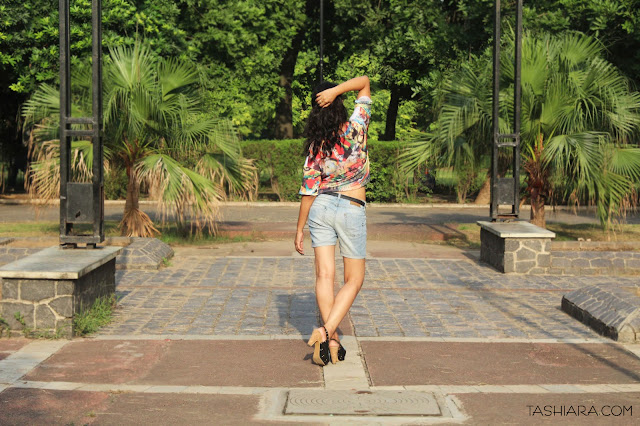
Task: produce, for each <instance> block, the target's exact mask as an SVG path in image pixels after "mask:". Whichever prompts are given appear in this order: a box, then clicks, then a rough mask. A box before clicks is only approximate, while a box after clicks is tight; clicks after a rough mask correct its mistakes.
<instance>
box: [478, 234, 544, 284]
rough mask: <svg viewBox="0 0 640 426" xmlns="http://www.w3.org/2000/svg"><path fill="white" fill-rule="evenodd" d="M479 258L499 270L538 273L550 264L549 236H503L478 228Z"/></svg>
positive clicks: (542, 271)
mask: <svg viewBox="0 0 640 426" xmlns="http://www.w3.org/2000/svg"><path fill="white" fill-rule="evenodd" d="M480 240H481V248H480V260H482V261H483V262H486V263H489V264H490V265H492V266H493V267H495V268H496V269H497V270H499V271H500V272H505V273H513V272H515V273H521V274H528V273H533V274H536V273H537V274H540V273H545V272H546V270H547V269H548V268H549V266H550V264H551V239H550V238H503V237H500V236H498V235H495V234H494V233H492V232H489V231H487V230H486V229H484V228H481V230H480Z"/></svg>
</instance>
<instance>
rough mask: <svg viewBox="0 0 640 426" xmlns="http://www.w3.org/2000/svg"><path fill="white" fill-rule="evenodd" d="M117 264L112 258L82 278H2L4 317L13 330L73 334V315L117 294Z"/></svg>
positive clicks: (0, 299) (0, 313)
mask: <svg viewBox="0 0 640 426" xmlns="http://www.w3.org/2000/svg"><path fill="white" fill-rule="evenodd" d="M115 267H116V261H115V259H112V260H110V261H108V262H107V263H105V264H104V265H102V266H100V267H98V268H96V269H94V270H93V271H91V272H89V273H88V274H86V275H84V276H83V277H81V278H79V279H78V280H48V279H15V278H2V279H1V283H0V317H2V318H3V319H4V320H5V321H6V322H7V323H8V324H9V328H10V329H11V330H13V331H25V329H28V330H31V331H33V332H35V333H39V334H44V335H46V334H51V335H55V334H57V335H61V336H65V337H72V336H73V315H74V314H77V313H79V312H81V311H83V310H86V309H88V308H90V307H91V306H92V305H93V302H94V301H95V299H96V298H98V297H101V296H108V295H111V294H114V293H115V289H116V283H115ZM16 313H19V317H20V320H18V319H17V318H16Z"/></svg>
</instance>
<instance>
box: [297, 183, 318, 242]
mask: <svg viewBox="0 0 640 426" xmlns="http://www.w3.org/2000/svg"><path fill="white" fill-rule="evenodd" d="M315 199H316V197H315V196H313V195H303V196H302V199H301V200H300V212H299V213H298V228H297V230H296V239H295V241H294V242H293V244H294V245H295V247H296V251H297V252H298V253H300V254H304V245H303V243H302V240H303V239H304V233H303V229H304V224H305V223H307V217H309V210H310V209H311V205H312V204H313V201H314V200H315Z"/></svg>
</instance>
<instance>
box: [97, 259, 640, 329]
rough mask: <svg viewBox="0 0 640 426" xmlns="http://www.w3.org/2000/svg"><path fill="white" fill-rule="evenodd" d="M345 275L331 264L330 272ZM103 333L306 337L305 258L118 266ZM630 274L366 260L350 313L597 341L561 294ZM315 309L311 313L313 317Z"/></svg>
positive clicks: (361, 324)
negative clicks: (112, 310) (532, 272)
mask: <svg viewBox="0 0 640 426" xmlns="http://www.w3.org/2000/svg"><path fill="white" fill-rule="evenodd" d="M342 276H343V271H342V266H341V262H338V263H337V270H336V278H337V281H338V282H340V280H341V279H342ZM116 279H117V283H118V287H117V290H118V294H119V295H120V297H121V300H120V303H119V307H118V310H117V311H116V316H115V320H114V321H113V322H112V323H111V324H110V325H109V326H108V327H107V328H104V329H103V330H102V331H101V334H103V335H105V334H106V335H125V334H126V335H136V334H138V335H144V334H151V335H154V334H186V335H300V334H302V335H304V334H308V333H309V331H310V330H311V329H312V328H313V327H314V326H315V325H316V322H317V312H316V301H315V294H314V291H313V257H311V256H307V257H215V258H214V257H208V256H177V257H176V258H174V260H173V261H172V266H170V267H167V268H164V269H161V270H159V271H118V273H117V277H116ZM632 280H633V278H618V277H616V278H606V279H603V278H602V277H558V276H517V275H504V274H501V273H498V272H496V271H495V270H493V269H491V268H489V267H487V266H485V265H482V264H479V263H477V262H474V261H472V260H446V259H431V260H430V259H390V258H377V259H369V260H368V261H367V275H366V279H365V283H364V287H363V289H362V291H361V292H360V294H359V296H358V298H357V299H356V301H355V303H354V305H353V307H352V309H351V312H350V320H351V322H352V324H353V326H354V329H355V334H356V335H357V336H360V337H392V336H406V337H465V338H469V337H475V338H483V337H490V338H516V337H517V338H536V339H540V338H555V339H567V338H597V337H599V336H598V335H597V334H596V333H595V332H594V331H592V330H591V329H589V328H588V327H586V326H584V325H583V324H581V323H579V322H577V321H576V320H575V319H573V318H571V317H569V316H568V315H567V314H565V313H564V312H562V311H561V310H560V302H561V299H562V295H563V294H564V293H566V292H568V291H570V290H573V289H576V288H579V287H581V286H585V285H589V284H595V283H599V284H603V282H605V283H607V284H610V285H621V286H623V285H630V284H631V283H632V282H633V281H632ZM314 314H315V315H314Z"/></svg>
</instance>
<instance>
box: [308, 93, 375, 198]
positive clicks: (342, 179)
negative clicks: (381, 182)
mask: <svg viewBox="0 0 640 426" xmlns="http://www.w3.org/2000/svg"><path fill="white" fill-rule="evenodd" d="M370 119H371V98H369V97H368V96H362V97H360V98H358V99H357V100H356V107H355V109H354V110H353V114H351V118H349V121H348V122H346V123H345V124H344V127H343V128H342V133H341V134H340V141H339V142H338V143H337V144H336V146H334V147H333V149H332V150H331V155H329V156H325V154H324V153H323V152H322V150H320V151H319V152H318V154H317V155H316V156H315V157H312V156H313V154H312V151H311V148H310V149H309V154H308V155H307V159H306V161H305V162H304V175H303V177H302V187H301V188H300V192H299V194H301V195H319V194H322V193H323V192H331V191H334V192H339V191H349V190H352V189H356V188H360V187H363V186H365V185H366V184H367V183H368V182H369V155H368V153H367V131H368V129H369V120H370Z"/></svg>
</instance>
